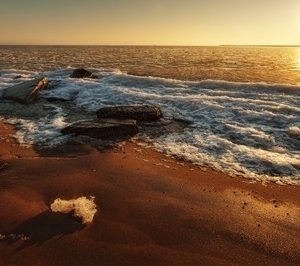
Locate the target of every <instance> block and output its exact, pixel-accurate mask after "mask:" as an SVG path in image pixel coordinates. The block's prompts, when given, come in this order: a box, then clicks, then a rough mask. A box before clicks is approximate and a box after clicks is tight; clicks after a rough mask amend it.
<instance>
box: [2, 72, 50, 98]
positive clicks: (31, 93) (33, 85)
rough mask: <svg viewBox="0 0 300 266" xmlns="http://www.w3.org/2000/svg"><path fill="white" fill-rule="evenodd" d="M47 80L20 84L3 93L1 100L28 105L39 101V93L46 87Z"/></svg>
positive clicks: (39, 79)
mask: <svg viewBox="0 0 300 266" xmlns="http://www.w3.org/2000/svg"><path fill="white" fill-rule="evenodd" d="M47 84H48V80H47V78H38V79H34V80H29V81H25V82H22V83H20V84H17V85H14V86H12V87H10V88H7V89H5V90H4V91H3V94H2V96H3V98H4V99H7V100H13V101H16V102H19V103H22V104H30V103H33V102H35V101H37V100H38V99H39V91H41V90H43V89H44V88H46V87H47Z"/></svg>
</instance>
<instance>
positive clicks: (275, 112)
mask: <svg viewBox="0 0 300 266" xmlns="http://www.w3.org/2000/svg"><path fill="white" fill-rule="evenodd" d="M72 70H73V69H72V68H67V69H59V70H57V71H48V72H43V73H27V74H25V75H29V76H24V77H21V81H22V79H24V80H26V79H28V78H34V77H35V76H38V75H39V76H42V75H46V76H48V77H49V79H50V80H55V81H58V83H57V84H56V86H53V87H50V88H49V89H48V90H45V91H43V92H42V97H43V98H45V99H47V98H53V97H54V98H60V99H64V100H68V101H70V102H71V103H72V104H73V105H74V106H76V107H77V108H81V109H82V110H84V111H86V112H87V113H93V112H95V111H96V110H97V109H99V108H101V107H104V106H108V105H113V104H141V103H148V104H157V105H160V106H161V108H162V109H163V112H164V114H165V116H166V117H167V118H173V117H175V118H180V119H185V120H189V121H191V122H192V124H191V125H190V127H189V128H187V129H186V130H185V131H184V132H177V133H172V134H166V135H164V136H161V137H157V138H152V139H151V138H150V137H149V136H147V135H142V136H141V137H142V138H143V139H144V140H147V141H151V142H152V143H153V145H154V147H156V148H157V149H158V150H160V151H162V152H165V153H168V154H170V155H175V156H177V157H181V158H184V159H186V160H189V161H191V162H193V163H195V164H197V165H199V166H203V167H211V168H214V169H217V170H220V171H223V172H227V173H229V174H233V175H241V176H244V177H248V178H253V179H257V180H269V181H274V182H277V183H298V182H299V183H300V133H299V132H300V86H296V85H287V84H266V83H240V82H228V81H221V80H203V81H184V80H176V79H165V78H159V77H147V76H134V75H129V74H126V73H123V72H121V71H120V70H117V69H93V72H94V73H95V74H96V75H98V76H99V77H101V78H100V79H99V80H90V79H84V80H82V79H79V80H75V79H70V78H69V75H70V73H71V72H72ZM20 72H22V71H16V72H14V70H10V71H6V72H5V73H4V74H1V76H0V89H1V88H4V87H8V86H9V85H13V84H15V83H16V82H20V80H19V81H16V80H14V79H13V76H14V74H17V73H20ZM1 73H2V72H1ZM11 122H13V121H11ZM68 122H69V121H68V116H67V114H65V113H64V111H63V110H57V112H54V114H53V115H52V116H51V117H47V118H45V119H42V120H41V121H29V122H28V121H22V122H20V121H18V123H19V124H20V126H19V128H20V131H19V133H18V134H21V136H23V139H22V140H21V141H22V142H23V143H26V141H30V142H31V143H32V142H35V143H36V142H42V140H45V139H46V140H47V143H51V140H52V141H53V142H54V143H55V142H56V143H57V140H62V139H61V138H62V137H61V135H60V133H59V129H60V128H61V127H62V126H64V125H65V124H67V123H68ZM32 123H33V124H32Z"/></svg>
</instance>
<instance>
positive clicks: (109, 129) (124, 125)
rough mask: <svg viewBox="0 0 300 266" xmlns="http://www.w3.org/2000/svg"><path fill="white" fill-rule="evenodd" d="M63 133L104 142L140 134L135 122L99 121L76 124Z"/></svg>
mask: <svg viewBox="0 0 300 266" xmlns="http://www.w3.org/2000/svg"><path fill="white" fill-rule="evenodd" d="M62 133H63V134H74V135H83V136H89V137H91V138H98V139H103V140H111V139H127V138H130V137H133V136H134V135H136V134H137V133H138V127H137V125H136V121H135V120H115V119H98V120H94V121H79V122H75V123H74V124H72V125H70V126H68V127H66V128H64V129H63V130H62Z"/></svg>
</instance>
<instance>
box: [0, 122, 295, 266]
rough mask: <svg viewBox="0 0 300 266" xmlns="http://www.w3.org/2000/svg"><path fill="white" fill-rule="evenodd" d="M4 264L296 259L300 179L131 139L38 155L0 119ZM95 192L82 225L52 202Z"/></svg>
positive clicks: (1, 258)
mask: <svg viewBox="0 0 300 266" xmlns="http://www.w3.org/2000/svg"><path fill="white" fill-rule="evenodd" d="M0 132H1V136H0V159H1V160H4V161H5V162H6V163H7V165H6V166H5V167H4V168H3V169H2V170H0V199H1V200H0V233H2V234H24V235H27V236H30V239H29V240H27V241H22V240H20V239H17V240H9V241H0V264H1V265H70V264H72V265H200V264H204V265H236V264H244V265H250V264H251V265H293V264H295V265H296V264H299V263H300V219H299V218H300V187H296V186H279V185H276V184H267V185H263V184H261V183H250V182H248V181H247V180H246V179H243V178H234V177H230V176H227V175H225V174H222V173H217V172H214V171H211V170H209V171H202V170H200V169H198V168H197V167H195V166H193V165H191V164H188V163H182V162H179V161H176V160H174V159H170V158H169V157H166V156H165V155H162V154H160V153H158V152H156V151H153V150H151V149H146V148H141V147H140V146H137V145H136V144H134V143H131V142H128V143H126V144H125V145H124V147H123V148H122V149H120V150H111V151H106V152H102V153H100V152H98V151H96V150H94V149H92V148H89V147H84V148H83V150H82V152H81V153H78V152H77V153H74V154H68V155H59V154H56V155H55V154H51V156H50V155H49V156H46V155H45V154H40V153H39V152H37V151H36V150H35V149H34V147H27V148H26V147H21V146H19V145H18V144H17V143H16V142H15V140H14V139H13V138H12V137H11V134H14V129H13V128H12V127H11V126H9V125H7V124H3V123H2V124H0ZM90 195H92V196H95V202H96V204H97V208H98V212H97V214H96V216H95V218H94V221H93V222H92V223H91V224H89V225H87V226H82V225H81V224H80V223H78V222H77V221H75V220H73V219H71V218H70V217H69V216H64V215H57V214H54V213H52V212H51V211H50V210H49V206H50V204H51V202H53V201H54V200H55V199H56V198H62V199H72V198H77V197H80V196H90Z"/></svg>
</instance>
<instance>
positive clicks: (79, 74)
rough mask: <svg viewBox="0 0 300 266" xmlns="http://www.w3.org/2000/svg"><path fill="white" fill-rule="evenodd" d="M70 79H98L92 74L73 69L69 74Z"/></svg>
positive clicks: (80, 69) (81, 69)
mask: <svg viewBox="0 0 300 266" xmlns="http://www.w3.org/2000/svg"><path fill="white" fill-rule="evenodd" d="M70 78H76V79H83V78H90V79H97V78H98V77H97V76H95V75H94V74H93V73H92V72H90V71H88V70H85V69H83V68H79V69H75V70H74V71H73V73H72V74H71V76H70Z"/></svg>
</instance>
